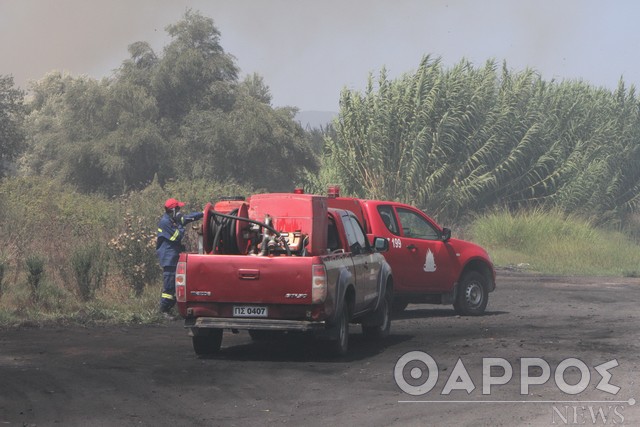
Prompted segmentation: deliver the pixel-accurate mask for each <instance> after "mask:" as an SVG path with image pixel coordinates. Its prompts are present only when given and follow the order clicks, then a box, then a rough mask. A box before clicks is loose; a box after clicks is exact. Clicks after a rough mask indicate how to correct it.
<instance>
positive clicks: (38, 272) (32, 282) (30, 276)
mask: <svg viewBox="0 0 640 427" xmlns="http://www.w3.org/2000/svg"><path fill="white" fill-rule="evenodd" d="M26 264H27V281H28V282H29V286H30V288H31V296H32V298H33V300H34V301H37V300H38V288H39V287H40V283H41V282H42V277H43V275H44V258H43V257H42V256H40V255H37V254H34V255H29V256H28V257H27V260H26Z"/></svg>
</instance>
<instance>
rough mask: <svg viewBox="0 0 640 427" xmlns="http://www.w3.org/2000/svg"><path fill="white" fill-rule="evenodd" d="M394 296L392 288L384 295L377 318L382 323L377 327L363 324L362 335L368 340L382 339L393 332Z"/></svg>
mask: <svg viewBox="0 0 640 427" xmlns="http://www.w3.org/2000/svg"><path fill="white" fill-rule="evenodd" d="M392 300H393V294H392V291H391V289H390V288H388V289H387V291H386V292H385V294H384V298H383V300H382V301H380V306H379V307H378V309H377V310H376V313H375V315H374V316H375V317H378V318H379V320H380V323H379V324H377V325H365V324H364V323H363V324H362V335H364V337H365V338H367V339H382V338H386V337H388V336H389V331H391V306H392Z"/></svg>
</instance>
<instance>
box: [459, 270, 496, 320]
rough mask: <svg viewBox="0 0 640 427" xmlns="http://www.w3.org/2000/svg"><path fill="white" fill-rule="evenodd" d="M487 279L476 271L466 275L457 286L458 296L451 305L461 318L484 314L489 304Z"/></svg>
mask: <svg viewBox="0 0 640 427" xmlns="http://www.w3.org/2000/svg"><path fill="white" fill-rule="evenodd" d="M487 288H488V286H487V279H486V278H485V277H484V276H483V275H482V274H480V273H478V272H477V271H470V272H469V273H466V274H465V275H464V276H463V277H462V280H461V281H460V284H459V285H458V295H457V296H456V300H455V302H454V303H453V308H454V309H455V311H456V313H458V314H460V315H462V316H480V315H482V314H484V311H485V309H486V308H487V303H488V302H489V292H487Z"/></svg>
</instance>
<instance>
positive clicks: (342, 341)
mask: <svg viewBox="0 0 640 427" xmlns="http://www.w3.org/2000/svg"><path fill="white" fill-rule="evenodd" d="M336 327H337V329H338V337H337V339H336V340H335V341H332V342H331V346H332V347H331V350H332V353H333V354H334V355H335V356H344V355H345V354H347V351H348V350H349V307H348V306H347V302H346V301H345V302H344V303H343V305H342V313H341V314H340V316H339V319H338V322H337V324H336Z"/></svg>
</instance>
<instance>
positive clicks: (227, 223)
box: [207, 209, 240, 255]
mask: <svg viewBox="0 0 640 427" xmlns="http://www.w3.org/2000/svg"><path fill="white" fill-rule="evenodd" d="M237 214H238V209H234V210H233V211H231V212H229V215H232V216H236V215H237ZM207 237H208V238H209V239H212V240H211V242H213V253H214V254H225V255H238V254H239V253H240V250H239V249H238V243H237V241H236V219H235V218H229V217H227V216H224V217H223V216H220V215H211V216H210V217H209V236H207Z"/></svg>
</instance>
